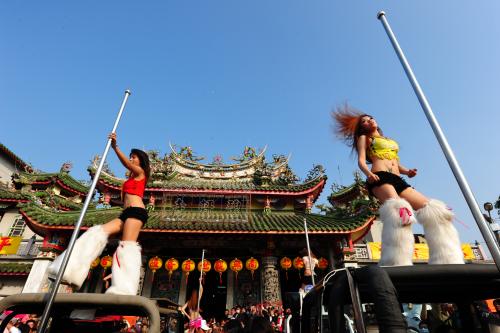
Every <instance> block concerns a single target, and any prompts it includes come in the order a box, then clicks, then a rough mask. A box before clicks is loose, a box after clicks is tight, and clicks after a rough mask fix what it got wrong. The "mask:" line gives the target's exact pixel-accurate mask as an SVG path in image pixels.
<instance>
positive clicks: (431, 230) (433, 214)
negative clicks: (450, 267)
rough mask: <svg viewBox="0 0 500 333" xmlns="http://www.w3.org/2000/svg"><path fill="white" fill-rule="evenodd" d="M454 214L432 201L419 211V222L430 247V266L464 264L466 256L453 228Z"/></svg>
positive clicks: (440, 203)
mask: <svg viewBox="0 0 500 333" xmlns="http://www.w3.org/2000/svg"><path fill="white" fill-rule="evenodd" d="M453 216H454V215H453V212H452V211H451V210H450V209H449V208H448V207H446V205H445V204H444V203H443V202H441V201H439V200H435V199H431V200H430V201H429V202H428V203H427V205H425V206H424V207H422V208H420V209H419V210H417V220H418V222H420V223H421V224H422V226H423V227H424V233H425V240H426V241H427V244H428V245H429V264H463V263H464V255H463V252H462V246H461V244H460V239H459V237H458V232H457V229H455V227H454V226H453V223H452V222H453Z"/></svg>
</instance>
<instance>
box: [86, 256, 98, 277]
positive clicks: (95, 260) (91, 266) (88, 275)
mask: <svg viewBox="0 0 500 333" xmlns="http://www.w3.org/2000/svg"><path fill="white" fill-rule="evenodd" d="M100 262H101V258H99V257H97V258H95V259H94V261H92V263H90V270H89V274H87V279H89V278H90V274H91V273H92V270H93V269H94V268H96V267H97V266H99V263H100Z"/></svg>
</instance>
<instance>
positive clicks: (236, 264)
mask: <svg viewBox="0 0 500 333" xmlns="http://www.w3.org/2000/svg"><path fill="white" fill-rule="evenodd" d="M229 268H231V270H232V271H233V272H234V273H235V274H236V281H238V273H239V272H240V271H241V270H242V269H243V262H242V261H241V260H240V259H238V258H234V259H233V260H231V262H230V263H229Z"/></svg>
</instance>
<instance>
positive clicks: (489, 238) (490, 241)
mask: <svg viewBox="0 0 500 333" xmlns="http://www.w3.org/2000/svg"><path fill="white" fill-rule="evenodd" d="M377 18H378V19H379V20H380V21H381V22H382V25H383V26H384V29H385V31H386V33H387V35H388V36H389V39H390V40H391V43H392V46H393V47H394V50H395V51H396V54H397V55H398V58H399V61H400V62H401V65H403V68H404V70H405V72H406V75H407V76H408V79H409V80H410V83H411V85H412V87H413V90H414V91H415V94H416V95H417V98H418V101H419V102H420V105H421V106H422V109H423V110H424V113H425V116H426V117H427V120H428V121H429V123H430V125H431V127H432V130H433V131H434V135H435V136H436V138H437V140H438V142H439V144H440V145H441V149H442V150H443V153H444V155H445V157H446V160H447V161H448V164H449V165H450V168H451V171H452V172H453V175H454V176H455V179H456V180H457V183H458V186H460V190H461V191H462V194H463V196H464V197H465V201H467V204H468V205H469V209H470V211H471V212H472V216H474V219H475V220H476V223H477V226H478V227H479V230H480V231H481V234H482V235H483V238H484V240H485V241H486V244H487V245H488V249H489V250H490V252H491V256H492V257H493V260H494V261H495V264H496V266H497V268H498V270H499V271H500V249H499V246H498V244H497V243H496V241H495V238H494V235H493V233H492V231H491V229H490V228H489V227H488V224H487V223H486V221H485V220H484V217H483V214H482V213H481V209H480V208H479V205H478V203H477V201H476V199H475V197H474V194H473V193H472V190H471V189H470V187H469V184H468V183H467V180H466V179H465V176H464V174H463V173H462V169H461V168H460V166H459V164H458V162H457V160H456V158H455V155H454V154H453V151H452V150H451V147H450V145H449V144H448V140H446V137H445V136H444V133H443V131H442V130H441V127H440V126H439V123H438V121H437V119H436V117H435V116H434V113H433V112H432V108H431V106H430V104H429V102H428V101H427V98H426V97H425V95H424V93H423V91H422V89H421V88H420V85H419V83H418V81H417V78H416V77H415V74H413V71H412V69H411V67H410V64H409V63H408V61H407V60H406V57H405V55H404V53H403V50H402V49H401V47H400V46H399V43H398V41H397V40H396V36H394V33H393V32H392V29H391V27H390V26H389V23H388V22H387V18H386V17H385V12H383V11H381V12H379V13H378V15H377Z"/></svg>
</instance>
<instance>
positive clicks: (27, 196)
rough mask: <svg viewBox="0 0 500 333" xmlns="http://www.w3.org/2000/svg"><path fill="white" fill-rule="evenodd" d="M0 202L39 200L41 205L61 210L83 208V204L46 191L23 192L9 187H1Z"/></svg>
mask: <svg viewBox="0 0 500 333" xmlns="http://www.w3.org/2000/svg"><path fill="white" fill-rule="evenodd" d="M0 202H12V203H18V202H19V203H23V202H38V204H40V205H46V206H48V207H51V208H57V209H61V210H78V211H79V210H81V209H82V204H81V203H75V202H73V201H71V200H69V199H67V198H65V197H62V196H59V195H55V194H51V193H49V192H46V191H39V192H21V191H16V190H12V189H7V188H0Z"/></svg>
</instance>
